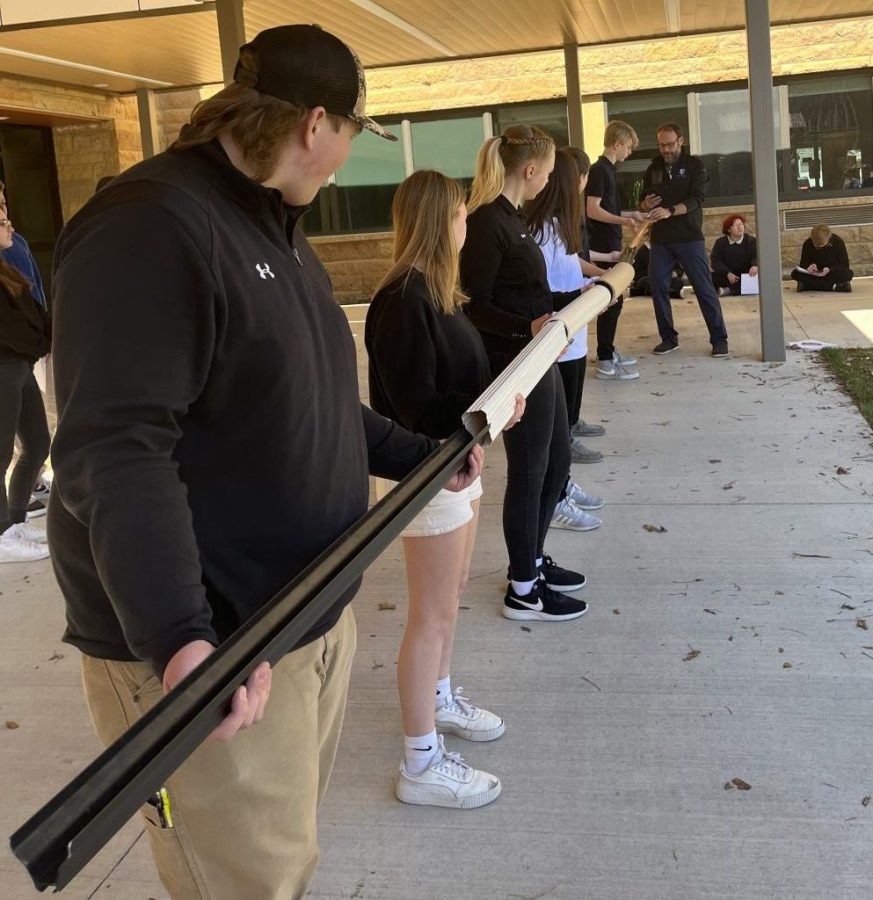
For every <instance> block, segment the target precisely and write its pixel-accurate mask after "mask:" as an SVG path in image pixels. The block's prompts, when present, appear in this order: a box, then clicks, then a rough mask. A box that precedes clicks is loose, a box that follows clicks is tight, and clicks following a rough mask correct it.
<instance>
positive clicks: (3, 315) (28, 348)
mask: <svg viewBox="0 0 873 900" xmlns="http://www.w3.org/2000/svg"><path fill="white" fill-rule="evenodd" d="M51 334H52V330H51V321H50V319H49V316H48V313H47V312H46V311H45V307H43V306H42V305H41V304H40V303H37V301H36V300H34V298H33V296H32V294H31V293H30V291H29V290H28V289H27V288H24V290H23V291H21V292H20V293H12V292H10V291H8V290H7V289H6V288H5V287H3V285H0V357H2V358H4V359H23V360H25V361H26V362H28V363H30V364H31V365H33V363H35V362H36V361H37V360H38V359H41V358H42V357H43V356H45V355H46V353H48V352H49V350H50V349H51ZM10 450H11V448H10Z"/></svg>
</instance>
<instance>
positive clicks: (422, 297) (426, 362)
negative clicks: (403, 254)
mask: <svg viewBox="0 0 873 900" xmlns="http://www.w3.org/2000/svg"><path fill="white" fill-rule="evenodd" d="M408 275H409V277H408V278H407V277H406V275H402V276H400V277H399V278H398V279H396V280H395V281H394V282H393V283H392V284H389V285H386V286H385V287H384V288H382V289H381V290H379V291H378V292H377V293H376V296H375V297H374V298H373V301H372V303H371V304H370V309H369V310H368V312H367V323H366V325H365V327H364V344H365V345H366V347H367V353H368V354H369V357H370V365H369V375H370V405H371V406H372V407H373V409H374V410H376V412H378V413H380V414H381V415H383V416H387V417H388V418H389V419H392V420H393V421H395V422H399V423H400V424H401V425H403V426H404V427H405V428H408V429H409V430H410V431H417V432H421V433H422V434H426V435H428V436H429V437H432V438H447V437H448V436H449V435H450V434H452V432H453V431H455V429H457V428H459V427H460V426H461V415H462V413H463V412H464V410H465V409H467V407H468V406H469V405H470V404H471V403H472V402H473V400H475V399H476V397H478V396H479V394H481V393H482V391H484V390H485V388H486V387H488V384H489V383H490V381H491V373H490V367H489V364H488V356H487V354H486V353H485V347H484V346H483V344H482V338H481V337H480V336H479V333H478V332H477V331H476V329H475V327H474V326H473V324H472V323H471V322H470V320H469V319H468V318H467V317H466V316H465V315H464V313H463V312H462V311H461V310H457V311H456V312H455V313H454V314H453V315H447V314H446V313H443V312H441V311H440V310H438V309H437V308H436V306H435V305H434V303H433V301H432V300H431V297H430V293H429V291H428V289H427V283H426V282H425V279H424V275H422V273H421V272H419V271H418V270H417V269H412V270H410V272H409V273H408Z"/></svg>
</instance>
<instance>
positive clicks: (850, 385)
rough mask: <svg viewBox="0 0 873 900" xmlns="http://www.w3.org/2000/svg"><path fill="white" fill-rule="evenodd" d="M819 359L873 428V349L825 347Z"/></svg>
mask: <svg viewBox="0 0 873 900" xmlns="http://www.w3.org/2000/svg"><path fill="white" fill-rule="evenodd" d="M821 358H822V359H823V360H824V362H825V363H826V364H827V366H828V368H829V369H830V370H831V372H833V373H834V376H835V377H836V379H837V381H838V382H839V383H840V385H841V386H842V387H843V389H844V390H845V391H846V393H847V394H848V395H849V396H850V397H851V398H852V399H853V400H854V401H855V404H856V405H857V407H858V409H859V410H860V411H861V415H862V416H863V417H864V418H865V419H866V420H867V422H868V423H869V424H870V425H871V426H873V348H869V347H865V348H856V349H851V350H846V349H844V348H842V347H826V348H825V349H824V350H822V351H821Z"/></svg>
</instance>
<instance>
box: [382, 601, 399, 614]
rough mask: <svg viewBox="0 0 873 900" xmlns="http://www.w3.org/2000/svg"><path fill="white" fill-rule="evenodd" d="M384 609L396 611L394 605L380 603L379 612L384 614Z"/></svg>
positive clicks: (395, 605)
mask: <svg viewBox="0 0 873 900" xmlns="http://www.w3.org/2000/svg"><path fill="white" fill-rule="evenodd" d="M386 609H397V604H396V603H380V604H379V612H385V610H386Z"/></svg>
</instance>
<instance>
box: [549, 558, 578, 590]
mask: <svg viewBox="0 0 873 900" xmlns="http://www.w3.org/2000/svg"><path fill="white" fill-rule="evenodd" d="M540 578H541V579H542V580H543V581H545V583H546V587H548V588H550V589H551V590H553V591H561V592H562V593H566V592H567V591H578V590H579V589H580V588H584V587H585V576H584V575H582V574H581V573H580V572H572V571H571V570H570V569H562V568H561V567H560V566H559V565H558V564H557V563H556V562H555V561H554V560H553V559H552V557H551V556H544V557H543V564H542V565H541V566H540Z"/></svg>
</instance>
